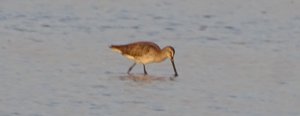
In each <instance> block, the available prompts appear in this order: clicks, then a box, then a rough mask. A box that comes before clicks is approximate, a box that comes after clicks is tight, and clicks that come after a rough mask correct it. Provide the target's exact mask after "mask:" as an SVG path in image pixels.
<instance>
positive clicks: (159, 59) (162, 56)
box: [155, 50, 168, 62]
mask: <svg viewBox="0 0 300 116" xmlns="http://www.w3.org/2000/svg"><path fill="white" fill-rule="evenodd" d="M165 52H166V51H164V50H162V51H161V52H159V54H158V56H157V57H155V61H156V62H162V61H164V60H166V59H167V58H168V56H167V54H166V53H165Z"/></svg>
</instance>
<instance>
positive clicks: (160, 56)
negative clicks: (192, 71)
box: [110, 41, 178, 76]
mask: <svg viewBox="0 0 300 116" xmlns="http://www.w3.org/2000/svg"><path fill="white" fill-rule="evenodd" d="M110 48H111V49H112V50H113V51H116V52H118V53H121V54H122V55H123V56H125V57H127V58H128V59H130V60H133V61H134V62H135V63H134V64H133V65H132V66H131V67H130V68H129V69H128V72H127V73H128V74H129V73H130V71H131V69H132V68H133V67H134V66H135V65H136V63H138V64H143V67H144V74H147V71H146V69H145V64H149V63H158V62H162V61H164V60H165V59H167V58H169V59H170V60H171V62H172V65H173V69H174V72H175V76H177V75H178V74H177V71H176V68H175V64H174V54H175V50H174V48H173V47H172V46H166V47H164V48H163V49H160V47H159V46H158V45H156V44H155V43H153V42H147V41H142V42H134V43H129V44H125V45H111V46H110Z"/></svg>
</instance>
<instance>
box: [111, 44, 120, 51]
mask: <svg viewBox="0 0 300 116" xmlns="http://www.w3.org/2000/svg"><path fill="white" fill-rule="evenodd" d="M109 48H111V49H112V50H113V51H115V52H118V53H121V50H120V46H118V45H110V46H109Z"/></svg>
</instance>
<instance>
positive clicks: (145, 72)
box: [143, 64, 148, 75]
mask: <svg viewBox="0 0 300 116" xmlns="http://www.w3.org/2000/svg"><path fill="white" fill-rule="evenodd" d="M143 67H144V74H145V75H147V74H148V73H147V71H146V68H145V64H143Z"/></svg>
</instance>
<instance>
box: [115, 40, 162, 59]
mask: <svg viewBox="0 0 300 116" xmlns="http://www.w3.org/2000/svg"><path fill="white" fill-rule="evenodd" d="M110 48H112V49H114V50H115V51H118V52H120V53H121V54H123V55H130V56H133V57H141V56H143V55H147V54H148V53H151V52H159V51H160V47H159V46H158V45H156V44H155V43H153V42H147V41H142V42H134V43H129V44H126V45H111V46H110Z"/></svg>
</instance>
